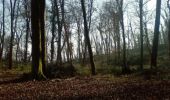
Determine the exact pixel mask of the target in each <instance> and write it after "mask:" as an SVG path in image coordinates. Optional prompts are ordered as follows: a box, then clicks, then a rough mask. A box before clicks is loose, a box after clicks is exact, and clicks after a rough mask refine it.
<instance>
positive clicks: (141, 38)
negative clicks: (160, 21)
mask: <svg viewBox="0 0 170 100" xmlns="http://www.w3.org/2000/svg"><path fill="white" fill-rule="evenodd" d="M139 8H140V40H141V42H140V43H141V44H140V46H141V48H140V49H141V50H140V70H143V0H140V1H139Z"/></svg>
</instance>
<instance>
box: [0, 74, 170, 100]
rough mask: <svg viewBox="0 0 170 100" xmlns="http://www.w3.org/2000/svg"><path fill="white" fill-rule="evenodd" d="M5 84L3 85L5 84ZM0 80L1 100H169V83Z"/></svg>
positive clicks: (102, 78)
mask: <svg viewBox="0 0 170 100" xmlns="http://www.w3.org/2000/svg"><path fill="white" fill-rule="evenodd" d="M5 81H6V82H5ZM8 81H9V79H8V80H5V79H4V80H3V79H1V80H0V100H13V99H19V100H21V99H22V100H54V99H57V100H58V99H69V100H70V99H74V100H75V99H97V100H100V99H101V100H103V99H105V100H169V99H170V81H158V80H146V81H145V80H143V79H134V78H131V77H119V78H114V77H108V76H93V77H73V78H68V79H52V80H46V81H27V82H18V83H17V82H12V83H10V81H9V83H8Z"/></svg>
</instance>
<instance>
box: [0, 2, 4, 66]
mask: <svg viewBox="0 0 170 100" xmlns="http://www.w3.org/2000/svg"><path fill="white" fill-rule="evenodd" d="M2 3H3V5H2V6H3V16H2V20H3V23H2V27H3V34H2V38H1V50H0V63H1V61H2V56H3V50H4V37H5V0H3V1H2Z"/></svg>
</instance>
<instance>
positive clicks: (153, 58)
mask: <svg viewBox="0 0 170 100" xmlns="http://www.w3.org/2000/svg"><path fill="white" fill-rule="evenodd" d="M160 14H161V0H157V4H156V18H155V28H154V38H153V46H152V54H151V68H154V67H155V68H156V67H157V52H158V41H159V26H160Z"/></svg>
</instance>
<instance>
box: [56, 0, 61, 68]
mask: <svg viewBox="0 0 170 100" xmlns="http://www.w3.org/2000/svg"><path fill="white" fill-rule="evenodd" d="M55 1H56V0H55ZM55 4H56V5H57V7H56V14H57V24H58V41H57V43H58V47H57V64H58V65H61V64H62V56H61V51H62V49H61V35H62V34H61V32H62V21H60V12H59V8H58V0H57V1H56V2H55Z"/></svg>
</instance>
